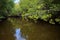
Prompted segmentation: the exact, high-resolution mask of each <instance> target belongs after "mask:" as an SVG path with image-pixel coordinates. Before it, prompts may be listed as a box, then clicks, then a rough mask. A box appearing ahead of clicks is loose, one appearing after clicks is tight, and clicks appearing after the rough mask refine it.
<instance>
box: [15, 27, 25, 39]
mask: <svg viewBox="0 0 60 40" xmlns="http://www.w3.org/2000/svg"><path fill="white" fill-rule="evenodd" d="M14 36H15V37H16V40H26V39H25V38H24V37H22V36H21V30H20V28H17V29H16V30H15V34H14Z"/></svg>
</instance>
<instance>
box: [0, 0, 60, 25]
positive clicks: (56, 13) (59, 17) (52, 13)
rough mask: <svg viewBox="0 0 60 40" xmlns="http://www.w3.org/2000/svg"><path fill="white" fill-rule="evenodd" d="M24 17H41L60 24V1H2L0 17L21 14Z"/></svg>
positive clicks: (0, 3)
mask: <svg viewBox="0 0 60 40" xmlns="http://www.w3.org/2000/svg"><path fill="white" fill-rule="evenodd" d="M19 14H21V15H22V17H24V18H29V19H33V20H34V21H36V20H38V19H41V20H44V21H47V22H49V23H52V24H55V23H56V24H57V23H58V24H60V1H59V0H20V3H14V0H1V1H0V17H4V16H9V15H10V16H11V15H19Z"/></svg>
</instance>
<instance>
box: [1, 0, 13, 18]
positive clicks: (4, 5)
mask: <svg viewBox="0 0 60 40" xmlns="http://www.w3.org/2000/svg"><path fill="white" fill-rule="evenodd" d="M13 5H14V3H13V0H1V1H0V16H3V17H4V16H8V15H9V14H10V13H11V10H12V8H13Z"/></svg>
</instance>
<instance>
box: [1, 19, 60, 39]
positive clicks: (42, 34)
mask: <svg viewBox="0 0 60 40" xmlns="http://www.w3.org/2000/svg"><path fill="white" fill-rule="evenodd" d="M0 40H60V26H58V25H51V24H48V23H45V22H40V23H33V22H29V21H26V20H23V19H22V20H20V19H15V18H11V19H10V18H9V19H8V20H6V21H5V22H2V23H0Z"/></svg>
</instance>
